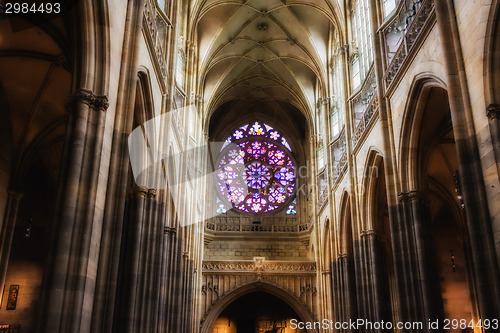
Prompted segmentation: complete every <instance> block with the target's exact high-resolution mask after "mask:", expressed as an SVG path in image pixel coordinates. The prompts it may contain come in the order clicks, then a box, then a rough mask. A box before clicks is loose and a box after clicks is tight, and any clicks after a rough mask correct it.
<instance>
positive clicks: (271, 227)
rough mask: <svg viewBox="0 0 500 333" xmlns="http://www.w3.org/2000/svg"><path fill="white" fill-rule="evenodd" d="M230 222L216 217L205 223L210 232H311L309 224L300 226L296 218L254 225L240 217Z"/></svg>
mask: <svg viewBox="0 0 500 333" xmlns="http://www.w3.org/2000/svg"><path fill="white" fill-rule="evenodd" d="M229 221H230V222H229V223H228V220H227V219H224V217H222V218H221V217H216V218H213V219H211V220H210V221H207V222H205V230H206V231H208V232H271V233H273V232H274V233H302V232H307V231H308V230H309V225H308V224H298V223H297V222H298V220H297V219H296V218H288V219H286V223H270V224H267V223H266V224H253V223H249V222H247V221H242V220H241V219H240V218H238V217H230V220H229Z"/></svg>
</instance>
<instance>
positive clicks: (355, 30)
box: [350, 0, 373, 89]
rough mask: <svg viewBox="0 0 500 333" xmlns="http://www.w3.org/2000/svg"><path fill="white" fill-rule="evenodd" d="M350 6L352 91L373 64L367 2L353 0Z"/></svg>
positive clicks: (368, 5)
mask: <svg viewBox="0 0 500 333" xmlns="http://www.w3.org/2000/svg"><path fill="white" fill-rule="evenodd" d="M350 5H351V38H350V41H351V54H352V59H351V61H352V68H351V70H352V73H351V76H352V89H356V88H358V87H359V86H360V85H361V83H362V82H363V80H364V79H365V77H366V74H367V73H368V71H369V70H370V66H371V64H372V62H373V42H372V28H371V16H370V2H369V0H353V1H351V2H350Z"/></svg>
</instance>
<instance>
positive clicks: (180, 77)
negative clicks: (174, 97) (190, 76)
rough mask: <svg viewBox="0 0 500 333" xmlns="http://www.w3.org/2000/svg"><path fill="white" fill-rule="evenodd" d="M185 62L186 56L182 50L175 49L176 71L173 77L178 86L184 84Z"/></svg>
mask: <svg viewBox="0 0 500 333" xmlns="http://www.w3.org/2000/svg"><path fill="white" fill-rule="evenodd" d="M185 63H186V56H185V55H184V50H183V49H179V50H178V51H177V68H176V73H175V79H176V81H177V84H179V86H181V87H182V86H183V85H184V67H185Z"/></svg>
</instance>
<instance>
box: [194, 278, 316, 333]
mask: <svg viewBox="0 0 500 333" xmlns="http://www.w3.org/2000/svg"><path fill="white" fill-rule="evenodd" d="M292 319H295V320H296V321H297V322H310V323H312V322H315V320H314V319H313V317H312V315H311V314H310V313H309V311H308V310H307V308H306V307H305V306H304V305H303V304H301V303H300V302H299V301H298V300H297V299H296V298H295V297H293V296H292V295H291V294H289V293H288V292H286V291H284V290H282V289H280V288H278V287H275V286H273V285H271V284H268V283H264V282H256V283H251V284H248V285H245V286H243V287H240V288H238V289H236V290H235V291H233V292H231V293H230V294H228V295H226V296H225V297H223V298H222V299H221V300H220V301H219V302H218V303H216V304H215V305H214V306H213V307H212V308H211V309H210V310H209V311H208V313H207V314H206V315H205V317H204V319H203V320H202V326H201V330H200V332H201V333H213V332H217V333H223V332H224V333H265V332H266V331H269V330H271V332H273V326H274V329H278V330H276V331H275V332H279V333H316V332H317V330H314V329H312V330H299V329H293V328H292V327H294V326H295V325H292V322H291V320H292ZM285 326H286V327H285Z"/></svg>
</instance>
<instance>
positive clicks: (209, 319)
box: [200, 282, 317, 333]
mask: <svg viewBox="0 0 500 333" xmlns="http://www.w3.org/2000/svg"><path fill="white" fill-rule="evenodd" d="M253 292H265V293H268V294H270V295H272V296H275V297H277V298H278V299H280V300H282V301H283V302H285V303H286V304H287V305H289V306H290V308H291V309H292V310H293V311H295V313H296V314H297V315H298V316H299V318H297V319H300V321H303V322H314V321H315V320H314V318H313V315H312V314H311V313H310V312H309V310H308V309H307V308H306V307H305V306H304V305H303V304H301V303H300V301H299V300H298V299H296V298H295V297H294V296H292V295H291V294H289V293H288V292H286V291H285V290H283V289H281V288H278V287H276V286H274V285H272V284H269V283H265V282H254V283H250V284H247V285H244V286H242V287H240V288H238V289H236V290H234V291H233V292H231V293H229V294H227V295H226V296H224V297H223V298H221V299H220V300H219V301H218V302H217V303H215V304H214V305H213V306H212V307H211V308H210V309H209V310H208V312H207V313H206V314H205V316H204V318H203V320H202V322H201V329H200V333H210V329H211V328H212V326H213V325H214V323H215V321H216V319H217V318H218V317H219V315H220V314H221V313H222V311H224V309H226V308H227V307H228V306H229V305H230V304H231V303H233V302H234V301H236V300H237V299H239V298H240V297H243V296H245V295H248V294H251V293H253ZM308 333H317V331H316V330H310V331H308Z"/></svg>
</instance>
